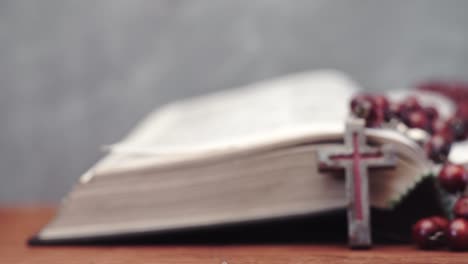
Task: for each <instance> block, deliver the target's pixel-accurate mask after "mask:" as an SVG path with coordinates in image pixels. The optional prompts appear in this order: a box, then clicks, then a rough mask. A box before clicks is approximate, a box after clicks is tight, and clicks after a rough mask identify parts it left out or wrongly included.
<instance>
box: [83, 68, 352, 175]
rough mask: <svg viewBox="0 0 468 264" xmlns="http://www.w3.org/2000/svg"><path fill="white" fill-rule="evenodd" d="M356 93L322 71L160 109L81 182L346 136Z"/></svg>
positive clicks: (336, 74) (337, 77) (338, 76)
mask: <svg viewBox="0 0 468 264" xmlns="http://www.w3.org/2000/svg"><path fill="white" fill-rule="evenodd" d="M357 90H358V88H357V86H356V85H355V84H354V83H353V82H352V81H351V80H350V79H349V78H348V77H346V76H345V75H344V74H342V73H340V72H337V71H333V70H321V71H314V72H306V73H300V74H295V75H290V76H287V77H283V78H278V79H274V80H271V81H264V82H260V83H256V84H252V85H249V86H246V87H242V88H237V89H231V90H228V91H224V92H220V93H217V94H212V95H208V96H202V97H198V98H193V99H188V100H184V101H180V102H175V103H172V104H169V105H167V106H165V107H163V108H162V109H157V110H156V111H155V112H153V113H152V114H150V115H149V116H148V117H147V118H146V119H145V120H143V122H142V123H141V124H140V125H138V126H137V127H136V128H135V129H134V130H133V131H132V132H131V133H130V135H129V136H128V137H127V138H126V139H124V140H123V141H122V142H120V143H118V144H116V145H113V146H111V147H110V148H109V150H110V153H109V155H107V156H106V157H105V158H104V159H102V160H101V161H100V162H99V163H98V164H96V165H95V166H94V167H93V168H91V169H90V170H89V171H88V172H86V173H85V174H84V175H83V176H82V177H81V182H87V181H89V180H90V179H91V178H92V177H93V176H94V175H95V174H99V172H100V171H109V170H113V171H115V170H117V171H118V170H120V169H125V168H138V167H140V166H141V167H144V166H147V165H148V164H153V165H155V164H159V163H166V162H174V161H178V160H183V159H187V158H190V157H197V156H203V155H206V154H207V153H211V154H213V153H217V152H226V151H234V150H245V149H249V148H253V147H255V146H258V145H267V144H269V143H275V142H279V141H287V140H291V139H294V138H296V137H297V138H299V137H304V136H310V135H314V134H327V133H339V132H342V131H343V130H344V124H345V122H344V120H345V118H346V116H347V114H348V105H349V100H350V98H351V96H352V95H353V94H354V93H356V92H357Z"/></svg>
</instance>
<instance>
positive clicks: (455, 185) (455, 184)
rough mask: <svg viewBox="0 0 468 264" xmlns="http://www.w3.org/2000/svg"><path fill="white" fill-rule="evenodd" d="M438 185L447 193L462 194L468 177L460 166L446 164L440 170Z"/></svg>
mask: <svg viewBox="0 0 468 264" xmlns="http://www.w3.org/2000/svg"><path fill="white" fill-rule="evenodd" d="M438 179H439V183H440V185H441V186H442V188H444V189H445V190H446V191H447V192H450V193H456V192H462V191H464V190H465V188H466V184H467V181H468V175H467V173H466V171H465V168H464V167H463V166H461V165H456V164H452V163H446V164H444V166H443V167H442V169H441V170H440V173H439V176H438Z"/></svg>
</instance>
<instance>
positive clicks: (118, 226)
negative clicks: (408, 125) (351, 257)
mask: <svg viewBox="0 0 468 264" xmlns="http://www.w3.org/2000/svg"><path fill="white" fill-rule="evenodd" d="M358 91H359V88H358V86H357V85H356V84H355V83H353V82H352V81H351V80H350V79H349V78H347V77H346V76H345V75H343V74H341V73H339V72H336V71H332V70H322V71H316V72H308V73H302V74H296V75H291V76H287V77H284V78H279V79H275V80H271V81H265V82H261V83H257V84H253V85H249V86H246V87H242V88H237V89H231V90H227V91H223V92H219V93H216V94H212V95H206V96H201V97H197V98H192V99H187V100H183V101H179V102H175V103H171V104H168V105H166V106H164V107H162V108H160V109H157V110H156V111H155V112H154V113H152V114H150V115H149V116H148V117H147V118H146V119H145V120H143V121H142V122H141V124H140V125H138V126H137V128H136V129H134V131H132V132H131V133H130V134H129V135H128V136H127V137H126V138H125V139H123V140H122V141H121V142H118V143H116V144H114V145H111V146H105V147H104V148H105V150H106V151H107V152H108V154H107V155H106V156H105V157H104V158H103V159H102V160H101V161H99V162H98V163H97V164H96V165H95V166H93V167H92V168H91V169H89V171H87V172H86V173H84V175H82V177H81V178H80V180H79V182H78V183H77V185H76V186H75V187H74V188H73V190H72V191H71V192H70V193H69V194H68V195H67V197H66V198H64V200H63V203H62V205H61V207H60V209H59V211H58V213H57V215H56V216H55V218H54V219H53V220H52V221H51V222H50V223H49V224H48V225H47V226H46V227H44V228H43V229H42V230H41V231H40V232H39V233H38V234H37V236H35V237H34V239H33V240H31V241H32V242H33V243H36V244H48V243H74V242H77V241H84V242H93V241H113V240H114V239H117V238H125V237H132V236H151V237H152V238H154V239H155V240H158V237H164V239H167V238H168V237H169V238H171V237H177V236H180V234H181V233H190V232H193V230H207V229H210V230H212V228H213V227H216V230H219V229H221V230H223V228H224V227H225V228H227V229H229V228H234V229H233V230H236V229H235V228H236V227H237V226H244V225H249V224H252V223H254V224H257V225H256V227H255V228H250V229H242V230H244V233H245V230H249V231H248V233H250V232H252V233H254V232H255V231H259V230H264V231H262V232H263V235H264V236H265V234H266V233H268V232H269V231H265V228H267V227H268V228H270V229H269V230H271V232H276V231H275V230H276V229H277V228H278V227H279V226H285V225H287V223H284V221H286V220H287V219H292V220H291V221H292V223H293V224H292V225H293V226H294V227H293V229H294V231H291V230H289V231H287V232H286V233H288V234H294V232H296V233H301V234H304V232H305V231H304V229H299V227H304V226H312V225H313V223H315V222H316V221H320V222H326V223H328V224H330V225H332V224H333V223H343V224H342V225H341V224H340V226H339V227H338V228H336V226H335V227H333V230H329V231H326V229H325V230H323V228H322V230H320V229H321V228H318V229H317V230H312V231H310V232H309V233H307V236H308V237H314V236H317V237H318V236H319V234H320V233H326V234H327V235H330V233H333V232H337V233H340V232H341V231H340V230H342V229H344V228H346V224H344V221H345V214H344V213H342V212H343V208H345V207H346V197H345V189H344V175H343V172H340V171H321V170H320V169H319V166H318V159H317V151H318V149H320V148H322V147H324V146H334V145H341V144H343V133H344V125H345V119H346V117H347V116H348V105H349V101H350V98H351V96H352V95H353V94H355V93H357V92H358ZM401 93H405V92H395V93H393V94H392V93H390V96H396V97H398V96H402V95H401ZM426 97H427V100H429V101H430V100H435V101H434V102H435V103H434V104H435V105H437V106H438V107H439V110H440V112H441V114H444V112H445V113H446V112H450V111H452V110H451V108H450V104H449V103H447V102H444V100H443V98H432V97H431V96H426ZM365 134H366V137H367V141H368V142H367V143H368V144H369V145H375V146H380V145H382V144H391V145H392V146H393V147H394V149H395V150H396V154H397V163H396V166H395V167H391V168H382V169H371V170H370V172H369V175H370V176H369V182H370V183H369V184H370V203H371V206H372V207H373V208H374V209H373V210H375V211H373V213H374V214H376V225H377V224H379V225H381V228H379V227H377V228H376V229H375V230H376V232H379V230H382V229H385V226H386V225H387V226H388V225H390V224H392V223H393V224H394V223H396V222H398V219H399V220H401V219H403V218H404V217H405V216H408V215H409V214H419V215H418V216H415V217H420V216H421V215H428V214H432V213H434V212H435V211H437V210H438V209H437V208H435V207H436V206H433V205H434V203H432V204H431V206H430V207H428V206H424V205H421V206H418V205H416V206H414V201H413V202H412V203H413V205H412V207H411V208H409V209H408V206H406V207H405V205H404V203H405V200H408V199H409V198H410V197H411V196H415V195H416V194H415V193H419V194H417V195H416V199H417V200H421V199H434V200H437V198H436V197H435V194H434V192H433V189H431V188H432V187H433V186H432V182H431V180H430V179H431V177H430V175H429V171H430V168H431V164H430V162H429V161H428V160H427V159H426V157H425V154H424V152H423V150H422V148H421V147H420V146H419V145H418V144H417V143H415V142H414V141H412V140H410V139H409V138H407V137H406V136H405V135H403V134H401V133H399V132H397V131H395V130H391V129H366V130H365ZM423 185H424V186H425V187H424V188H423V187H421V186H423ZM421 188H423V189H424V190H422V191H421V190H419V191H418V189H421ZM429 189H430V190H429ZM428 190H429V191H428ZM423 195H425V196H423ZM428 197H429V198H428ZM413 200H414V197H413ZM426 201H427V200H426ZM409 203H411V202H408V204H409ZM399 208H403V209H399ZM405 208H406V209H405ZM395 210H402V212H404V213H402V214H403V215H398V217H396V218H391V217H389V215H390V214H391V212H393V211H395ZM332 215H333V216H332ZM328 217H330V218H328ZM333 217H335V218H333ZM332 218H333V219H338V220H336V221H337V222H333V221H335V220H331V219H332ZM298 219H299V220H298ZM317 219H319V220H317ZM391 219H393V220H391ZM395 219H397V220H395ZM412 219H415V218H412ZM342 220H343V222H341V221H342ZM294 221H295V222H294ZM391 221H393V222H391ZM411 221H412V220H408V221H406V222H402V225H403V229H404V230H405V232H406V231H407V230H408V229H409V227H408V223H410V222H411ZM271 223H276V225H275V224H273V226H271V225H272V224H271ZM337 225H338V224H337ZM246 228H247V227H246ZM272 229H273V230H272ZM384 231H385V230H384ZM220 232H223V231H220ZM233 232H234V231H233ZM236 232H237V231H236ZM278 232H279V231H278ZM231 233H232V232H231ZM234 233H235V232H234ZM384 233H385V232H384ZM386 234H387V235H389V236H392V235H394V234H395V232H394V231H392V230H391V228H390V231H388V230H387V232H386ZM408 234H409V233H408ZM260 236H261V234H260ZM266 236H267V237H268V235H266ZM270 237H271V235H270ZM343 237H345V235H343Z"/></svg>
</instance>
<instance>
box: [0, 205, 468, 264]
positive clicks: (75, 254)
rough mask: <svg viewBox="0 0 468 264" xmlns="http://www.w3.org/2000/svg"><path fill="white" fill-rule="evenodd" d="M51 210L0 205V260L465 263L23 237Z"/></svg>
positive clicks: (443, 258)
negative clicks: (43, 241)
mask: <svg viewBox="0 0 468 264" xmlns="http://www.w3.org/2000/svg"><path fill="white" fill-rule="evenodd" d="M53 214H54V209H53V208H44V207H40V208H39V207H22V208H0V263H9V264H13V263H61V264H62V263H80V264H82V263H113V264H119V263H218V264H221V263H223V264H226V263H227V264H229V263H233V264H234V263H269V264H272V263H327V264H333V263H372V264H376V263H398V264H404V263H413V264H417V263H424V264H428V263H437V264H442V263H465V264H466V263H468V253H456V252H449V251H443V250H441V251H420V250H417V249H415V248H414V247H412V246H409V245H408V246H376V247H375V248H374V249H372V250H367V251H351V250H349V249H347V248H346V247H345V246H339V245H274V246H272V245H241V246H148V245H146V246H99V247H92V246H86V247H85V246H47V247H29V246H27V245H26V240H27V239H28V237H30V236H31V235H32V234H34V233H36V232H37V231H38V230H39V228H41V227H42V226H43V225H44V224H45V223H47V221H48V220H49V219H50V218H51V217H52V216H53Z"/></svg>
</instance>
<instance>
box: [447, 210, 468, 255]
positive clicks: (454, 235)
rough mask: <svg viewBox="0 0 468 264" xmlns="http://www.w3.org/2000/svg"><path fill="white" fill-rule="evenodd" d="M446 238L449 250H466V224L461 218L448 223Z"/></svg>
mask: <svg viewBox="0 0 468 264" xmlns="http://www.w3.org/2000/svg"><path fill="white" fill-rule="evenodd" d="M447 237H448V245H449V247H450V249H452V250H457V251H462V250H468V222H467V221H466V220H465V219H463V218H458V219H455V220H453V221H452V222H450V225H449V228H448V232H447Z"/></svg>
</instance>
